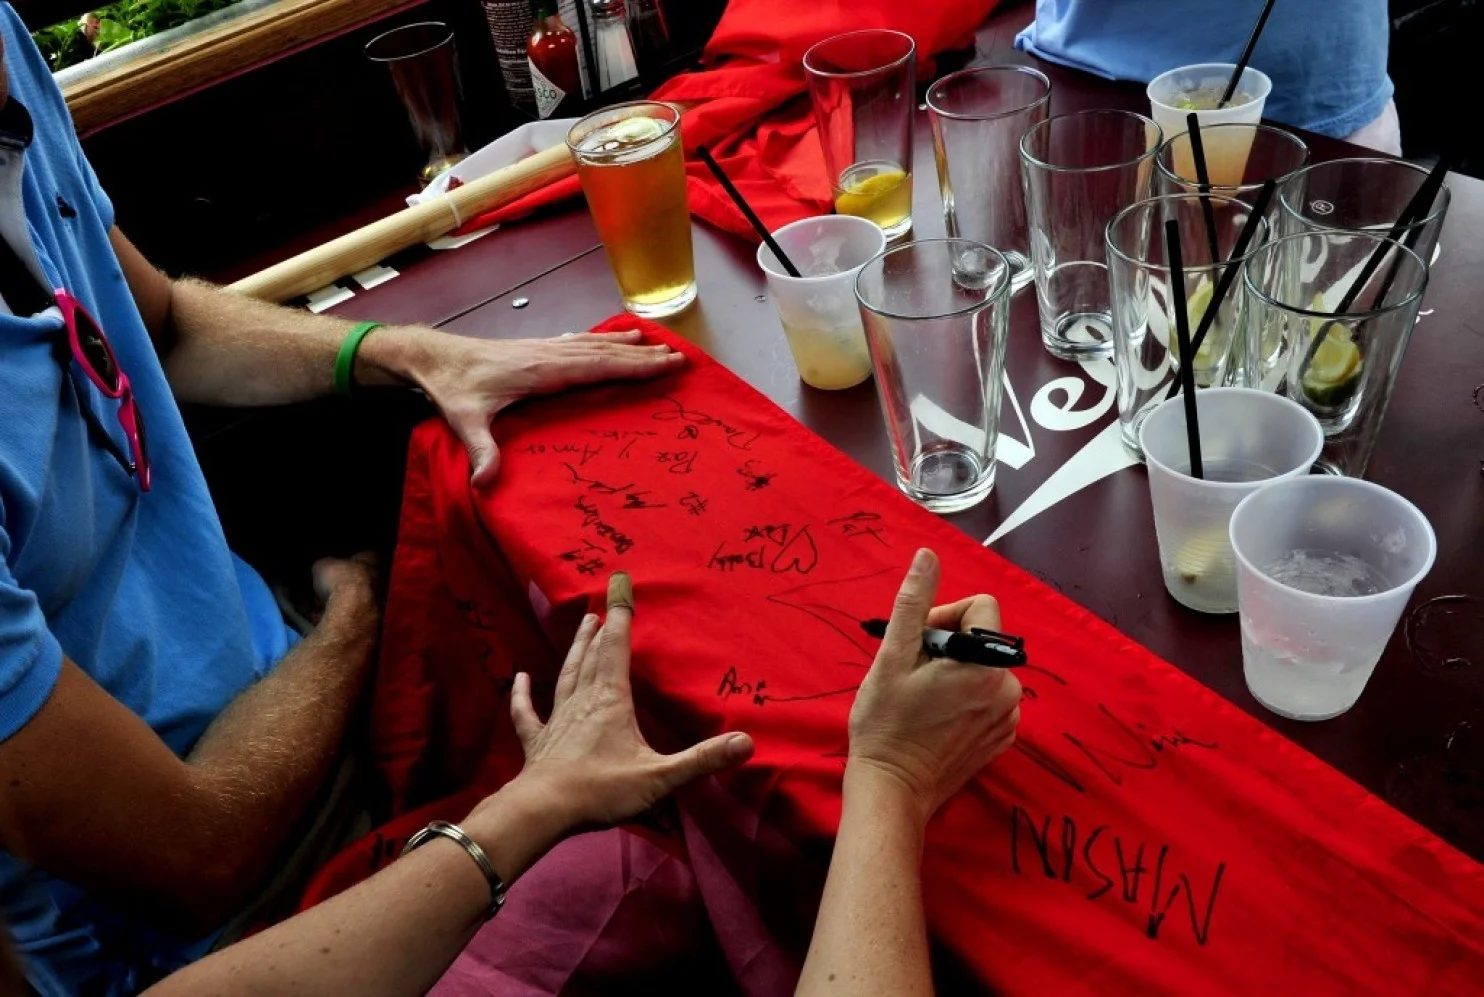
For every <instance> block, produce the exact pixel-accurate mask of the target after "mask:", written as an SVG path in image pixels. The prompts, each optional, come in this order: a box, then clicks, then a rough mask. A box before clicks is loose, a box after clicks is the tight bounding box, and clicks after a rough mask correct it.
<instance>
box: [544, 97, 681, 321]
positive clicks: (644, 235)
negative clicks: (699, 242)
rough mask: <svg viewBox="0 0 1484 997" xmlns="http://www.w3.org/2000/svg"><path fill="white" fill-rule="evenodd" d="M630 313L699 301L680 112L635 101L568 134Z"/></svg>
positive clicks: (649, 313)
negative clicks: (681, 140)
mask: <svg viewBox="0 0 1484 997" xmlns="http://www.w3.org/2000/svg"><path fill="white" fill-rule="evenodd" d="M567 145H568V146H569V147H570V148H571V150H572V156H573V158H574V159H576V161H577V176H578V178H579V180H580V181H581V183H582V192H583V194H584V195H585V196H586V197H587V206H588V209H589V210H590V211H591V212H592V216H593V224H594V226H596V227H597V230H598V238H600V239H602V240H603V248H604V249H605V250H606V251H607V253H608V262H609V263H610V264H611V265H612V267H613V276H614V278H615V279H616V280H617V281H618V290H619V293H620V294H621V295H622V297H623V303H624V308H626V309H628V310H629V311H630V312H632V313H634V314H635V315H639V316H642V317H644V318H649V319H657V318H665V317H667V316H670V315H674V314H676V313H678V312H680V311H682V310H684V309H685V308H686V307H688V306H689V305H690V303H691V302H693V301H695V300H696V265H695V258H694V256H693V255H692V252H691V233H690V207H689V203H688V201H687V199H686V184H685V159H684V152H683V151H682V149H681V146H680V110H679V108H677V107H675V106H674V105H673V104H662V103H657V102H654V101H635V102H633V103H628V104H618V105H615V106H614V107H610V108H606V109H604V110H602V111H597V112H595V113H593V114H589V115H588V116H587V117H585V118H583V119H582V120H581V121H579V122H577V124H575V125H573V126H572V130H571V131H570V132H568V134H567Z"/></svg>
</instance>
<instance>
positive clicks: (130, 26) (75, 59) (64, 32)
mask: <svg viewBox="0 0 1484 997" xmlns="http://www.w3.org/2000/svg"><path fill="white" fill-rule="evenodd" d="M236 2H237V0H118V2H117V3H111V4H109V5H108V6H106V7H99V8H98V9H97V10H96V11H94V12H93V13H94V15H95V16H97V18H98V34H97V36H96V38H95V40H93V41H89V40H88V37H87V35H86V34H84V32H83V29H82V24H81V19H75V20H71V21H63V22H62V23H61V24H54V25H52V26H51V27H50V28H42V29H41V30H40V31H37V32H34V33H33V35H32V37H33V38H35V39H36V44H37V45H38V46H40V48H41V53H42V54H43V55H45V56H46V61H47V63H48V64H49V65H50V66H51V67H52V71H53V72H55V71H57V70H58V69H65V68H66V67H68V66H73V65H76V64H77V63H79V62H83V61H85V60H87V59H90V58H92V57H93V56H94V55H95V54H97V53H99V52H107V51H109V50H110V49H115V48H118V47H119V46H120V45H127V44H128V43H129V42H132V41H138V40H139V39H140V38H148V37H149V36H150V35H154V34H158V33H159V32H161V31H165V30H168V29H170V28H174V27H178V26H179V25H182V24H185V23H186V22H187V21H194V20H195V19H196V18H198V17H205V16H206V15H207V14H211V13H214V12H215V11H218V10H221V9H222V8H223V7H230V6H231V5H232V4H234V3H236Z"/></svg>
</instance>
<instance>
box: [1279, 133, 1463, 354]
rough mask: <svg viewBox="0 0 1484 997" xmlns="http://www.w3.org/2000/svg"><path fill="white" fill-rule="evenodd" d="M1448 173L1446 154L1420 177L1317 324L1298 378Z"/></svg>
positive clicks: (1380, 297)
mask: <svg viewBox="0 0 1484 997" xmlns="http://www.w3.org/2000/svg"><path fill="white" fill-rule="evenodd" d="M1447 175H1448V160H1447V158H1446V157H1444V158H1440V159H1439V160H1438V162H1437V165H1436V166H1434V167H1433V168H1432V172H1431V173H1429V174H1428V175H1427V179H1426V180H1424V181H1422V186H1421V187H1418V188H1417V193H1415V194H1413V195H1412V199H1411V200H1410V201H1408V202H1407V206H1406V207H1405V208H1403V209H1402V213H1401V214H1400V215H1398V216H1397V219H1396V223H1395V224H1394V225H1392V226H1391V229H1390V230H1389V231H1387V233H1386V239H1385V241H1383V242H1380V243H1377V245H1376V248H1375V249H1374V250H1373V251H1372V252H1371V257H1370V259H1368V260H1366V261H1365V266H1364V267H1362V268H1361V271H1360V276H1358V277H1356V278H1355V282H1354V283H1353V284H1351V285H1350V289H1349V290H1347V291H1346V292H1345V296H1344V297H1343V298H1341V299H1340V304H1339V307H1337V308H1336V309H1335V311H1334V315H1335V317H1334V318H1331V319H1330V320H1329V321H1328V322H1326V323H1324V325H1322V326H1320V327H1319V331H1318V332H1316V333H1314V340H1313V342H1311V343H1310V344H1309V351H1308V352H1307V353H1305V354H1304V361H1303V363H1301V364H1299V372H1298V377H1299V379H1300V380H1302V379H1303V376H1304V375H1305V374H1307V373H1308V372H1309V367H1310V365H1311V364H1313V363H1314V356H1315V354H1317V353H1318V352H1319V346H1320V344H1321V343H1323V342H1324V340H1325V338H1326V337H1328V336H1329V330H1330V329H1331V328H1333V327H1334V325H1335V324H1336V318H1337V317H1338V316H1340V315H1344V314H1345V313H1346V312H1348V311H1349V310H1350V306H1351V305H1353V304H1355V299H1356V298H1358V297H1360V292H1361V291H1363V290H1365V286H1366V284H1367V283H1368V282H1369V281H1370V279H1371V275H1372V274H1374V273H1375V272H1376V268H1377V267H1379V266H1380V265H1381V262H1382V261H1383V260H1384V259H1386V254H1387V253H1389V252H1391V244H1392V243H1393V242H1395V241H1396V240H1397V237H1398V236H1400V235H1401V234H1402V231H1403V230H1404V229H1406V228H1408V227H1409V226H1412V225H1414V224H1416V223H1417V222H1420V221H1422V219H1424V218H1426V217H1427V214H1428V212H1429V211H1431V210H1432V204H1433V201H1434V200H1436V199H1437V196H1438V191H1439V190H1441V189H1442V186H1443V178H1444V177H1445V176H1447ZM1421 233H1422V228H1421V226H1420V225H1419V226H1418V227H1417V228H1415V229H1413V230H1412V231H1411V232H1408V233H1407V242H1406V243H1404V245H1406V246H1407V248H1408V249H1411V248H1412V247H1413V246H1416V245H1417V240H1418V238H1420V236H1421ZM1401 262H1402V257H1401V254H1400V253H1398V254H1397V258H1396V262H1394V263H1393V264H1392V266H1391V270H1390V271H1388V272H1387V274H1386V279H1385V281H1383V282H1382V285H1381V290H1380V292H1379V293H1378V294H1377V295H1376V300H1375V303H1374V305H1373V308H1379V307H1380V306H1381V302H1383V301H1384V300H1385V298H1386V294H1387V292H1389V291H1390V290H1391V282H1392V281H1394V280H1395V279H1396V274H1397V270H1398V269H1400V267H1401Z"/></svg>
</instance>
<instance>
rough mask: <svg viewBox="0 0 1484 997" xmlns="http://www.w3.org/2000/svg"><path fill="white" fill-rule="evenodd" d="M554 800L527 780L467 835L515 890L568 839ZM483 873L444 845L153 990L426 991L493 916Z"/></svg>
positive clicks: (500, 796)
mask: <svg viewBox="0 0 1484 997" xmlns="http://www.w3.org/2000/svg"><path fill="white" fill-rule="evenodd" d="M550 804H551V801H549V800H546V799H543V794H540V793H539V792H536V791H535V787H530V786H528V785H526V784H524V783H522V781H521V779H520V778H517V779H516V780H515V781H514V782H512V783H510V784H509V785H508V786H507V787H506V788H505V789H503V790H501V791H500V792H499V793H496V794H495V795H494V796H493V797H491V798H490V799H489V800H486V801H485V802H484V803H482V804H481V805H480V807H479V808H478V809H477V810H476V811H475V813H474V814H471V815H470V816H469V817H468V818H467V819H466V820H464V821H463V822H462V825H461V826H462V827H463V828H464V829H465V831H467V832H468V833H469V834H470V836H471V837H473V838H474V839H475V840H476V841H477V842H479V843H480V846H481V847H482V848H483V849H484V850H485V852H486V854H487V855H488V856H489V858H490V861H491V862H492V863H493V865H494V866H495V871H496V872H497V873H498V874H499V875H500V878H501V879H502V880H503V881H504V882H505V884H506V886H507V887H508V886H509V885H510V884H512V883H514V882H515V881H516V879H518V878H519V877H520V875H521V874H522V873H524V872H525V870H526V869H527V868H528V867H529V866H530V865H531V864H532V863H533V862H534V861H535V860H536V859H537V858H539V857H540V856H541V855H542V854H544V853H545V852H546V851H547V849H549V848H550V847H551V845H552V844H554V843H555V842H556V841H557V840H558V839H559V838H560V836H561V834H562V832H563V830H564V828H563V827H562V826H561V822H562V820H563V818H562V817H561V816H560V815H558V814H556V813H555V812H554V810H553V807H552V806H551V805H550ZM489 904H490V891H489V885H488V884H487V883H486V882H485V879H484V876H483V875H481V874H480V871H479V868H478V866H476V865H475V864H474V862H473V861H472V860H471V859H470V858H469V856H468V855H467V854H465V853H464V850H463V849H462V848H460V847H459V846H458V845H457V844H455V843H454V842H451V841H448V840H446V839H444V838H435V839H433V840H432V841H430V842H428V843H427V844H425V845H423V846H422V847H420V848H418V849H416V850H415V851H413V852H411V853H410V854H408V855H406V856H405V857H403V858H400V859H398V860H397V861H395V862H393V863H392V864H391V866H389V867H388V868H386V869H383V870H382V871H381V872H379V873H377V874H376V875H375V876H373V877H371V878H370V879H369V880H367V881H366V882H364V883H361V884H360V885H358V886H356V887H354V888H352V889H350V890H347V891H346V892H345V893H342V894H340V895H339V896H337V897H334V898H333V899H331V900H327V901H325V902H324V903H322V904H320V905H319V906H317V907H314V908H313V909H311V910H308V911H306V912H304V913H303V914H300V915H298V916H297V917H294V918H292V919H290V920H288V921H286V922H284V923H282V924H280V925H277V926H276V927H274V928H271V929H269V930H268V931H265V932H263V933H262V934H259V935H255V936H253V937H252V938H249V939H247V940H246V941H243V942H239V943H238V944H236V945H233V946H231V947H229V948H227V949H224V950H223V951H221V952H218V953H216V954H215V955H212V956H210V957H208V958H207V959H205V960H203V961H201V962H199V963H197V964H195V965H194V966H191V967H189V968H187V969H185V970H182V971H181V972H180V973H177V974H176V975H174V976H172V977H170V978H169V979H168V980H166V981H165V982H163V983H161V984H160V985H159V986H157V987H156V988H155V989H153V990H151V991H149V993H150V994H151V995H153V997H169V995H174V994H202V995H212V994H228V993H231V994H239V993H243V994H245V993H252V994H279V993H293V994H300V993H316V994H335V993H344V994H357V995H361V997H402V995H408V997H411V995H416V994H422V993H426V992H427V990H428V989H429V988H430V987H431V986H432V985H433V984H434V983H435V982H436V981H437V980H438V977H439V976H441V975H442V973H443V971H444V970H445V969H446V968H447V967H448V965H449V963H451V962H452V961H453V960H454V958H455V957H456V956H457V955H458V954H459V952H460V951H462V950H463V948H464V946H465V945H466V944H467V943H468V941H469V939H470V938H471V937H473V935H474V932H475V931H476V930H477V929H478V928H479V925H480V924H481V923H482V920H483V916H484V914H485V913H486V912H487V911H488V910H489Z"/></svg>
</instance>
